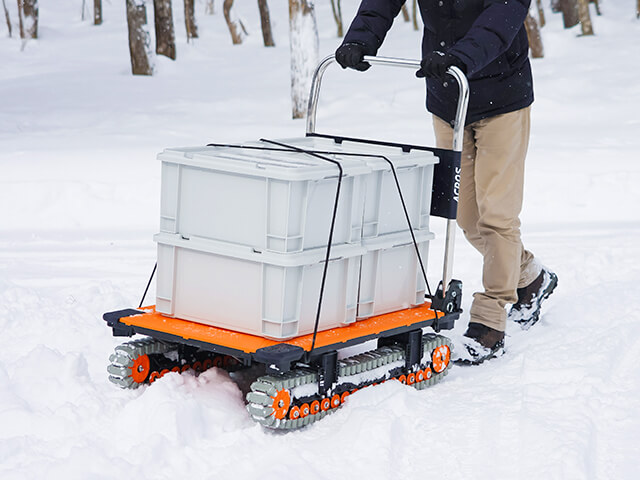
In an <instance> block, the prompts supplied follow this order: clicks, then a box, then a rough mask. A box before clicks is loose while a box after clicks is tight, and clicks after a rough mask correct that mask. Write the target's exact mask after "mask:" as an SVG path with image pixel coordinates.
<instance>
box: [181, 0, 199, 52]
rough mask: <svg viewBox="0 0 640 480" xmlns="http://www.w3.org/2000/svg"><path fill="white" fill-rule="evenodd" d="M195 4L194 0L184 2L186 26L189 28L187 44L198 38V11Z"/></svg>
mask: <svg viewBox="0 0 640 480" xmlns="http://www.w3.org/2000/svg"><path fill="white" fill-rule="evenodd" d="M193 3H194V0H184V24H185V27H186V28H187V42H188V41H189V40H191V39H192V38H198V26H197V25H196V11H195V6H194V4H193Z"/></svg>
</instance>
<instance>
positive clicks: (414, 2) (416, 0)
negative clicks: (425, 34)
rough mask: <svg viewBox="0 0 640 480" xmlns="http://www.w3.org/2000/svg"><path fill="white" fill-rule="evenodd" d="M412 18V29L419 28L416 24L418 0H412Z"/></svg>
mask: <svg viewBox="0 0 640 480" xmlns="http://www.w3.org/2000/svg"><path fill="white" fill-rule="evenodd" d="M412 18H413V29H414V30H420V27H419V26H418V0H413V12H412Z"/></svg>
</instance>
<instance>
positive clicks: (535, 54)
mask: <svg viewBox="0 0 640 480" xmlns="http://www.w3.org/2000/svg"><path fill="white" fill-rule="evenodd" d="M524 26H525V28H526V29H527V36H528V37H529V48H531V57H532V58H542V57H544V47H543V46H542V36H541V35H540V27H539V26H538V22H537V21H536V19H535V17H533V16H532V15H531V13H529V15H527V18H526V19H525V21H524Z"/></svg>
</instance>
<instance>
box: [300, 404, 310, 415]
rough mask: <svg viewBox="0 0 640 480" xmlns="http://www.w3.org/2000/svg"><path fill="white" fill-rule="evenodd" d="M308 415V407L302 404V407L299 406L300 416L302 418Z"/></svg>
mask: <svg viewBox="0 0 640 480" xmlns="http://www.w3.org/2000/svg"><path fill="white" fill-rule="evenodd" d="M309 413H311V408H310V407H309V404H308V403H303V404H302V405H300V416H301V417H302V418H304V417H306V416H307V415H309Z"/></svg>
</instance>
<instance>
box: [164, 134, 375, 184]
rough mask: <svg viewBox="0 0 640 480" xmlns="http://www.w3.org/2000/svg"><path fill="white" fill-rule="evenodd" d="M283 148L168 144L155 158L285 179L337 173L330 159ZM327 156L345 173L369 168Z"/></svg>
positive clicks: (333, 175) (354, 173) (348, 174)
mask: <svg viewBox="0 0 640 480" xmlns="http://www.w3.org/2000/svg"><path fill="white" fill-rule="evenodd" d="M283 150H284V149H282V148H280V147H277V146H273V145H269V144H265V143H260V142H254V143H252V144H249V143H247V144H244V145H243V148H234V147H207V146H202V147H184V148H168V149H165V150H164V152H162V153H160V154H159V155H158V159H159V160H161V161H163V162H166V163H175V164H179V165H188V166H192V167H197V168H202V169H206V170H215V171H220V172H228V173H237V174H241V175H248V176H253V177H263V178H275V179H280V180H287V181H306V180H320V179H325V178H336V177H337V176H338V174H339V171H340V170H339V169H338V167H337V165H335V164H334V163H332V162H329V161H327V160H323V159H321V158H317V157H315V156H312V155H309V154H306V153H302V152H298V151H283ZM323 156H324V155H323ZM326 156H327V157H328V158H331V159H332V160H335V161H337V162H339V164H340V166H341V167H342V173H343V175H344V176H357V175H366V174H368V173H370V172H371V171H372V169H371V167H369V166H368V165H367V164H366V163H364V162H361V161H358V160H356V159H352V158H347V157H344V156H340V155H326Z"/></svg>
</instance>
